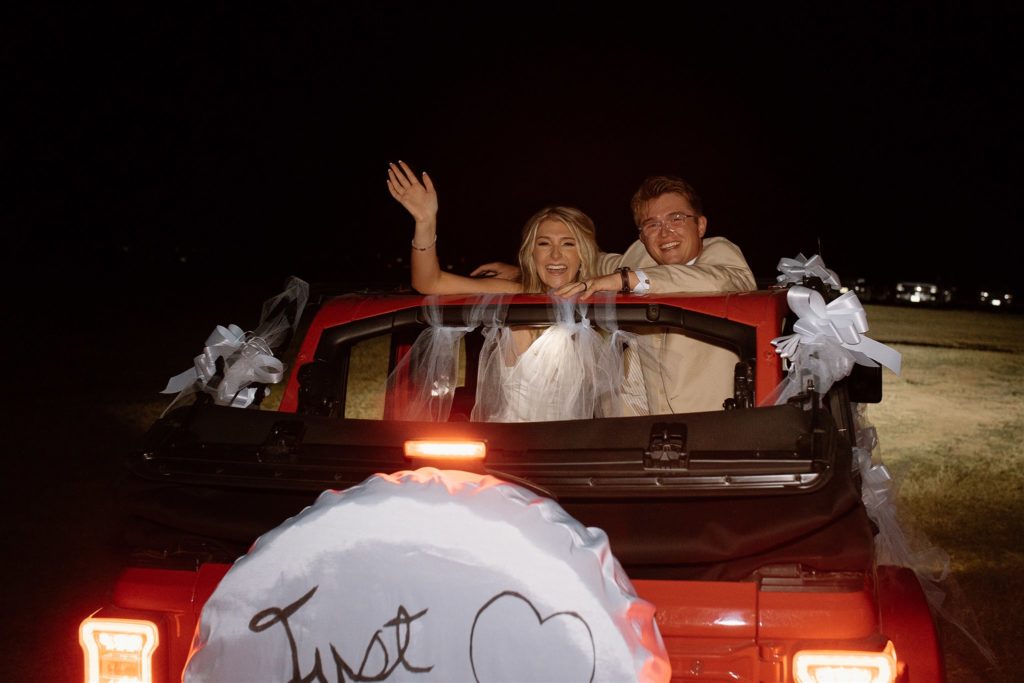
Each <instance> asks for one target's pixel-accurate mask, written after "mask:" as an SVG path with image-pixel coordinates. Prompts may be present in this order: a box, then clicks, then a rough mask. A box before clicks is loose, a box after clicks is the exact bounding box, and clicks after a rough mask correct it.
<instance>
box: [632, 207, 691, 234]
mask: <svg viewBox="0 0 1024 683" xmlns="http://www.w3.org/2000/svg"><path fill="white" fill-rule="evenodd" d="M687 218H696V216H694V215H693V214H692V213H683V212H682V211H673V212H672V213H670V214H668V215H666V216H665V218H664V220H658V219H657V218H652V219H650V220H648V221H644V222H643V223H642V224H641V225H640V232H642V233H643V234H645V235H653V234H654V233H656V232H658V231H659V230H661V229H662V228H667V229H668V230H678V229H679V228H681V227H683V226H684V225H685V224H686V219H687Z"/></svg>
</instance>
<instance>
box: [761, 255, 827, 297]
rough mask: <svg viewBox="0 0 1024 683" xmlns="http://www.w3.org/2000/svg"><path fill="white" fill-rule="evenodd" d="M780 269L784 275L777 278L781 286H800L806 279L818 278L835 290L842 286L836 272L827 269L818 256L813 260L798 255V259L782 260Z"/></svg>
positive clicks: (813, 257)
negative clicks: (792, 284) (790, 284)
mask: <svg viewBox="0 0 1024 683" xmlns="http://www.w3.org/2000/svg"><path fill="white" fill-rule="evenodd" d="M778 269H779V271H781V273H782V274H781V275H779V276H778V277H777V278H776V280H777V281H778V282H779V283H780V284H787V283H794V284H799V283H801V282H803V280H804V278H805V277H816V278H820V279H821V281H822V282H824V283H825V284H827V285H829V286H831V287H832V288H834V289H839V286H840V285H839V276H838V275H836V272H835V271H834V270H830V269H828V268H826V267H825V262H824V261H822V260H821V256H819V255H818V254H815V255H814V256H812V257H811V258H807V257H805V256H804V255H803V254H797V255H796V258H783V259H780V260H779V266H778Z"/></svg>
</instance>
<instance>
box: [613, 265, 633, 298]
mask: <svg viewBox="0 0 1024 683" xmlns="http://www.w3.org/2000/svg"><path fill="white" fill-rule="evenodd" d="M615 272H617V273H618V274H619V276H620V277H621V278H622V289H620V290H619V294H632V293H633V288H632V287H630V286H629V266H622V267H621V268H616V269H615Z"/></svg>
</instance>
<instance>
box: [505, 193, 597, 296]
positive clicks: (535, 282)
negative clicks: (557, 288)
mask: <svg viewBox="0 0 1024 683" xmlns="http://www.w3.org/2000/svg"><path fill="white" fill-rule="evenodd" d="M546 220H556V221H558V222H560V223H564V224H565V226H566V227H567V228H569V232H571V233H572V236H573V237H574V238H575V239H576V249H577V250H578V251H579V254H580V272H579V273H577V274H576V278H575V279H576V280H583V279H586V278H588V277H593V276H594V275H596V274H597V255H598V254H599V253H600V251H601V250H600V248H599V247H598V246H597V236H596V232H597V231H596V230H595V228H594V221H592V220H591V219H590V216H588V215H587V214H585V213H583V212H582V211H580V210H579V209H577V208H575V207H572V206H549V207H546V208H543V209H541V210H540V211H538V212H537V213H535V214H533V215H532V216H530V219H529V220H527V221H526V225H524V226H523V241H522V242H521V243H520V244H519V268H520V270H521V271H522V273H523V291H524V292H526V293H539V292H545V291H547V288H546V287H545V285H544V283H543V282H542V281H541V279H540V274H539V273H538V272H537V264H535V263H534V262H533V243H534V241H535V240H536V239H537V229H538V228H539V227H540V224H541V223H543V222H544V221H546Z"/></svg>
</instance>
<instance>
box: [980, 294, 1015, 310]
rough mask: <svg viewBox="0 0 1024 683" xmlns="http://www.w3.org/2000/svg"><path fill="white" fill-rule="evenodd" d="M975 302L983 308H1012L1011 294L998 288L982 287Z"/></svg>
mask: <svg viewBox="0 0 1024 683" xmlns="http://www.w3.org/2000/svg"><path fill="white" fill-rule="evenodd" d="M975 302H976V303H977V304H978V305H979V306H981V307H983V308H993V309H999V310H1008V309H1010V308H1013V294H1011V293H1010V292H1007V291H1005V290H999V289H982V290H980V291H979V292H978V298H977V299H976V300H975Z"/></svg>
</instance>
